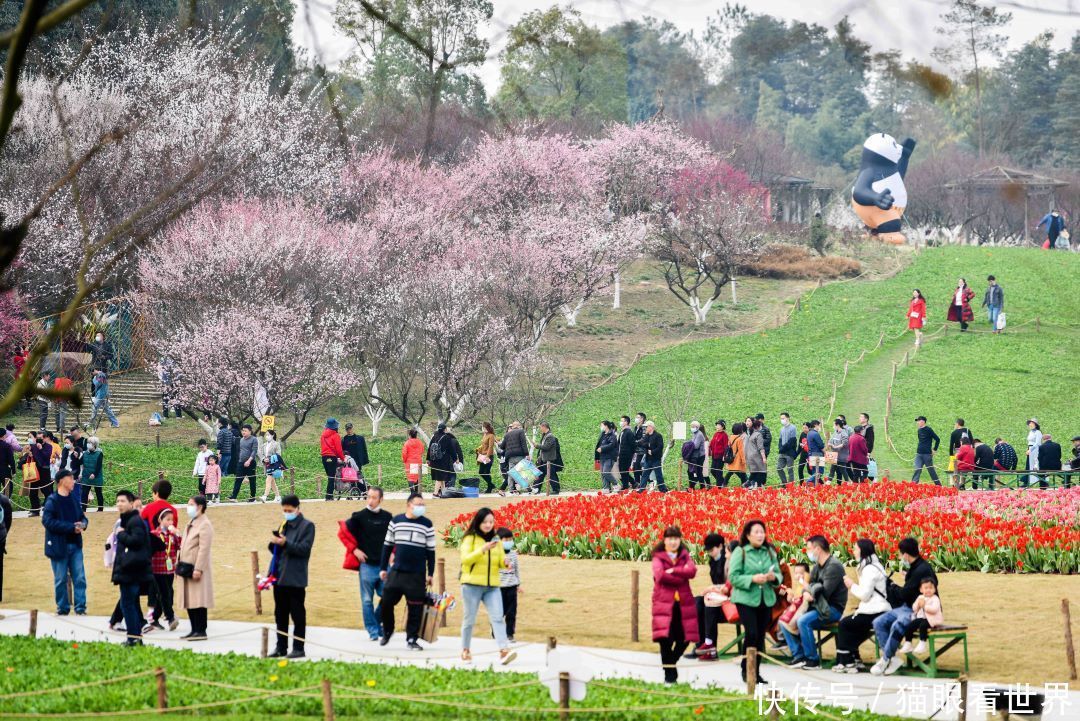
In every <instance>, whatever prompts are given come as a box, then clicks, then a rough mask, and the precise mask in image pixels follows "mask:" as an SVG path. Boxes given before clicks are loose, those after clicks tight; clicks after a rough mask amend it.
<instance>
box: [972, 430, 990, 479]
mask: <svg viewBox="0 0 1080 721" xmlns="http://www.w3.org/2000/svg"><path fill="white" fill-rule="evenodd" d="M981 479H985V480H986V487H987V488H990V489H992V488H993V487H994V449H993V448H991V447H990V446H989V445H988V444H986V443H983V442H982V440H981V439H979V438H976V439H975V475H974V476H972V485H973V486H974V487H975V488H978V487H979V481H980V480H981Z"/></svg>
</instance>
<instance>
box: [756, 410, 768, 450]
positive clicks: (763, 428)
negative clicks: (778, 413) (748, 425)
mask: <svg viewBox="0 0 1080 721" xmlns="http://www.w3.org/2000/svg"><path fill="white" fill-rule="evenodd" d="M754 420H757V421H761V423H760V430H761V439H762V441H763V442H764V444H765V458H766V459H768V457H769V455H770V454H771V453H772V431H771V430H769V427H768V426H767V425H765V414H764V413H758V414H757V415H756V416H754ZM755 427H758V425H757V424H755Z"/></svg>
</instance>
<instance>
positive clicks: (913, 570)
mask: <svg viewBox="0 0 1080 721" xmlns="http://www.w3.org/2000/svg"><path fill="white" fill-rule="evenodd" d="M897 550H898V551H899V552H900V561H901V562H902V563H903V564H904V568H905V569H906V570H905V573H904V585H903V587H902V588H901V589H900V595H901V597H902V599H903V603H902V604H901V605H900V606H898V607H896V608H893V609H890V610H888V611H886V612H885V613H882V614H881V615H880V616H878V617H877V618H875V619H874V622H873V626H874V635H875V636H877V642H878V648H880V649H881V658H880V659H878V662H877V663H875V664H874V665H873V667H871V669H870V673H872V674H874V675H875V676H880V675H882V674H885V675H891V674H894V673H896V672H897V671H899V670H900V667H901V666H903V665H904V663H903V661H901V660H900V659H899V658H897V657H896V652H897V649H899V648H900V642H901V641H903V640H904V634H906V633H907V630H908V628H909V627H910V626H911V622H912V617H913V616H914V611H913V609H912V605H913V604H914V603H915V601H916V600H917V599H918V598H919V596H920V595H921V594H920V591H919V589H920V587H921V586H922V582H923V579H925V578H932V579H933V580H934V585H935V586H937V585H938V582H937V574H935V573H934V569H933V568H932V567H931V566H930V564H929V563H928V562H927V561H926V559H924V558H923V557H922V556H921V555H920V554H919V542H918V541H916V540H915V539H914V538H910V537H909V538H903V539H901V540H900V543H899V544H898V545H897Z"/></svg>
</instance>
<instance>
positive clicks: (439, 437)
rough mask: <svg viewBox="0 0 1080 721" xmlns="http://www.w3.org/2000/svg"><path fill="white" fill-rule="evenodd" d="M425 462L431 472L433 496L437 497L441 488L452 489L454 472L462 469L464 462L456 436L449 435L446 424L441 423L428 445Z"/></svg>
mask: <svg viewBox="0 0 1080 721" xmlns="http://www.w3.org/2000/svg"><path fill="white" fill-rule="evenodd" d="M427 461H428V468H429V469H430V471H431V480H432V481H434V483H435V488H434V494H435V495H436V496H439V495H440V494H441V493H442V490H443V488H452V487H453V485H454V479H455V477H456V474H455V470H456V469H457V468H460V467H462V466H463V465H464V462H465V457H464V455H462V453H461V444H460V443H458V439H457V436H455V435H454V434H453V433H451V432H450V431H449V430H448V429H447V427H446V424H445V423H443V422H441V421H440V422H439V425H438V426H436V428H435V434H434V435H432V436H431V441H430V442H429V443H428V449H427Z"/></svg>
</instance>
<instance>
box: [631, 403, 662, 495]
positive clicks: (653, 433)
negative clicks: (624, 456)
mask: <svg viewBox="0 0 1080 721" xmlns="http://www.w3.org/2000/svg"><path fill="white" fill-rule="evenodd" d="M638 449H639V452H640V453H641V454H642V456H643V460H642V473H641V481H640V482H639V483H638V492H639V493H644V492H645V489H646V487H648V485H649V479H650V478H651V479H652V480H655V481H656V490H658V491H660V492H661V493H667V486H666V485H664V469H663V462H664V437H663V436H662V435H660V433H659V431H657V430H656V424H655V423H653V422H652V421H645V435H644V436H642V438H641V440H640V441H639V442H638Z"/></svg>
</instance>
